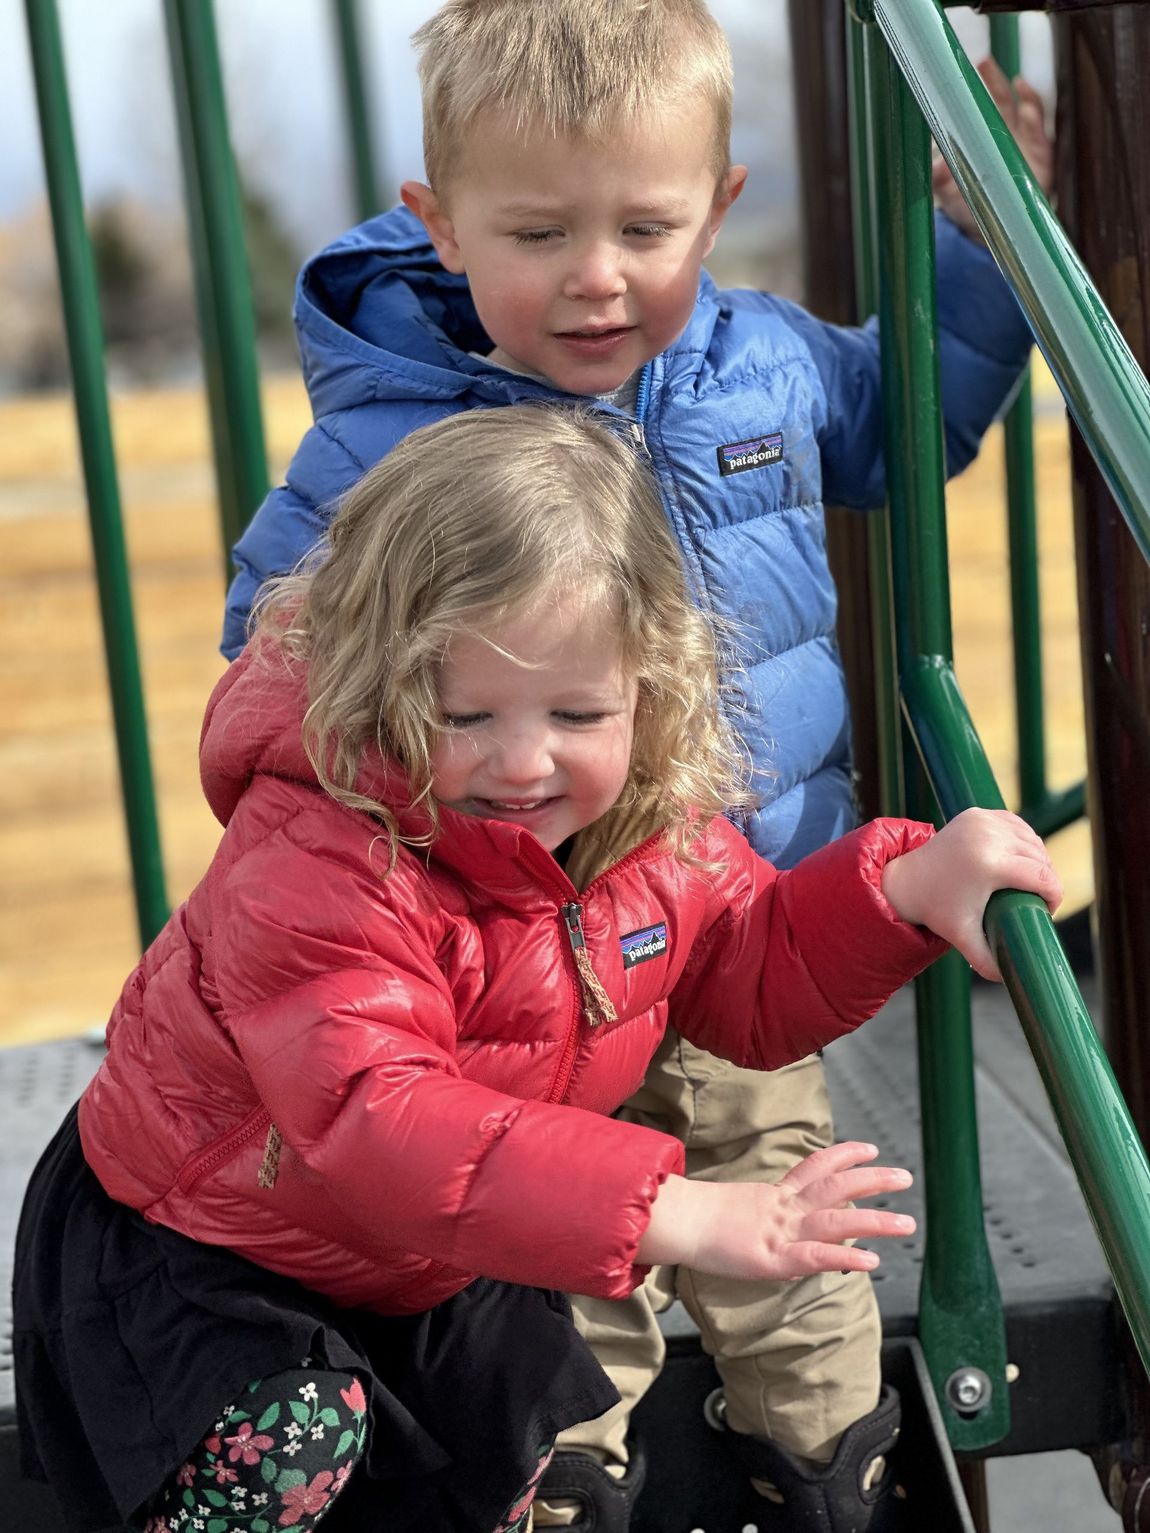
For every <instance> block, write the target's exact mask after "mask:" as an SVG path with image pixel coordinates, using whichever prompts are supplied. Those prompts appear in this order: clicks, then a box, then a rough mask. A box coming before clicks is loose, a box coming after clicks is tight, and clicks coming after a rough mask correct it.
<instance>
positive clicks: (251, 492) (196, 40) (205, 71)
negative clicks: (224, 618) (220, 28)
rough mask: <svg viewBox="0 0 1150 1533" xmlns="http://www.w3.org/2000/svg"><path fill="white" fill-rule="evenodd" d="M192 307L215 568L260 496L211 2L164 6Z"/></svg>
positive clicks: (249, 305) (248, 316) (246, 297)
mask: <svg viewBox="0 0 1150 1533" xmlns="http://www.w3.org/2000/svg"><path fill="white" fill-rule="evenodd" d="M164 21H165V25H166V28H167V34H168V51H169V55H170V57H171V66H172V86H173V94H174V96H175V101H176V122H177V125H178V129H179V136H180V154H181V158H182V160H183V166H184V190H185V203H186V206H187V210H188V228H189V232H190V235H191V241H192V254H193V261H192V266H193V270H194V272H195V279H196V303H197V307H198V310H199V317H200V339H201V345H202V348H203V355H204V372H205V376H206V380H207V391H208V407H209V410H210V412H211V420H212V449H213V453H214V456H215V465H216V491H217V498H218V502H219V510H220V522H221V526H222V529H223V543H224V569H225V573H226V574H228V575H230V572H231V557H230V550H231V547H232V545H233V544H234V543H235V541H236V539H237V538H238V537H239V535H240V533H241V532H242V531H243V530H244V528H245V527H246V526H247V524H248V521H249V520H250V518H251V516H252V514H253V513H254V511H255V509H256V507H257V506H258V505H259V503H260V501H261V500H263V498H264V496H265V495H266V494H267V492H268V468H267V457H266V454H265V450H264V429H263V415H262V410H261V406H260V386H259V365H258V360H257V356H256V321H255V308H254V305H253V302H252V286H251V276H250V274H249V269H248V260H247V253H246V250H245V247H244V225H243V204H242V200H241V196H240V185H239V178H238V176H237V174H236V167H235V161H234V159H233V157H232V150H231V144H230V142H229V139H228V119H227V110H226V107H225V104H224V84H223V76H222V72H221V70H220V57H219V46H218V43H217V41H216V26H215V16H214V12H213V10H212V5H211V0H164Z"/></svg>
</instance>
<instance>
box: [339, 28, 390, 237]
mask: <svg viewBox="0 0 1150 1533" xmlns="http://www.w3.org/2000/svg"><path fill="white" fill-rule="evenodd" d="M334 4H335V28H336V41H337V43H338V45H339V62H340V73H341V76H342V79H343V100H344V110H345V112H346V114H347V134H348V143H349V144H350V146H351V169H352V180H353V182H354V186H355V205H356V210H357V212H358V214H359V217H360V219H361V220H362V219H365V218H371V217H372V216H373V215H374V214H376V213H378V212H379V211H380V207H381V201H380V193H379V175H378V173H377V170H376V164H375V150H374V148H373V144H372V134H371V111H370V109H369V106H368V99H367V85H366V82H365V78H364V69H363V30H362V28H361V26H360V14H359V0H334Z"/></svg>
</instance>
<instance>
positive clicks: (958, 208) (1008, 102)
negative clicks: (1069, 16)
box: [933, 58, 1054, 245]
mask: <svg viewBox="0 0 1150 1533" xmlns="http://www.w3.org/2000/svg"><path fill="white" fill-rule="evenodd" d="M978 73H979V74H980V75H981V76H982V83H983V84H984V85H985V86H986V88H987V90H988V91H989V92H990V96H991V99H992V100H993V102H994V104H995V106H996V107H997V108H998V110H999V112H1001V114H1002V120H1003V122H1005V124H1006V126H1007V127H1008V128H1009V129H1010V131H1011V133H1012V134H1013V135H1014V141H1015V143H1016V144H1017V145H1018V147H1019V149H1021V150H1022V153H1023V156H1024V157H1025V159H1026V163H1027V164H1028V165H1029V166H1030V169H1031V172H1032V174H1033V176H1034V179H1035V180H1036V181H1037V182H1038V184H1039V186H1040V187H1041V188H1042V190H1043V191H1044V192H1045V194H1046V195H1047V197H1049V196H1050V190H1051V187H1052V186H1053V184H1054V145H1053V143H1052V142H1051V140H1050V135H1049V134H1048V133H1047V131H1046V113H1045V110H1044V108H1043V105H1042V97H1041V96H1040V95H1039V94H1038V92H1037V91H1036V90H1035V89H1034V86H1033V85H1031V84H1030V83H1029V81H1027V80H1024V79H1023V78H1022V76H1021V75H1018V76H1017V77H1016V78H1015V79H1014V80H1008V79H1007V77H1006V75H1005V74H1004V73H1003V71H1002V69H1001V68H1000V67H999V66H998V64H997V63H995V61H994V59H991V58H986V59H983V60H982V62H981V63H980V64H979V65H978ZM933 181H934V195H935V200H936V201H937V203H938V205H939V207H940V208H941V209H942V210H943V212H944V213H945V214H946V216H947V217H948V218H949V219H950V220H951V222H952V223H955V224H957V225H958V227H959V228H960V229H961V230H962V232H963V233H964V234H965V235H967V236H968V237H969V238H970V239H972V240H974V241H975V242H976V243H977V244H979V245H981V244H982V243H983V238H982V234H981V231H980V230H979V227H978V225H977V224H976V223H975V221H974V214H973V213H972V212H971V211H970V209H969V208H968V207H967V205H966V199H965V198H964V197H963V195H962V193H961V192H960V191H959V189H958V186H957V184H956V182H955V179H954V177H953V176H952V175H951V173H950V167H949V166H948V165H947V163H946V161H945V160H944V159H942V157H941V156H939V157H938V158H937V159H936V160H935V162H934V172H933Z"/></svg>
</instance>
